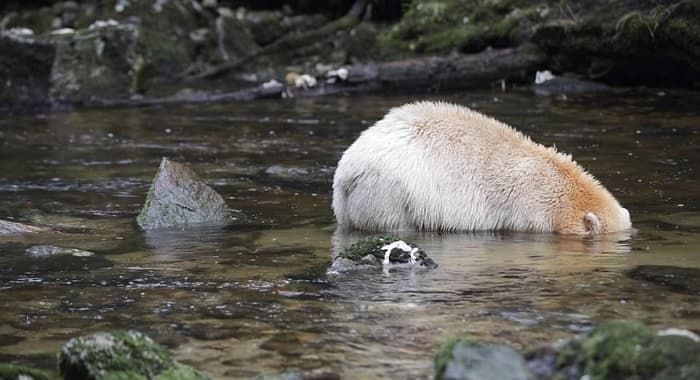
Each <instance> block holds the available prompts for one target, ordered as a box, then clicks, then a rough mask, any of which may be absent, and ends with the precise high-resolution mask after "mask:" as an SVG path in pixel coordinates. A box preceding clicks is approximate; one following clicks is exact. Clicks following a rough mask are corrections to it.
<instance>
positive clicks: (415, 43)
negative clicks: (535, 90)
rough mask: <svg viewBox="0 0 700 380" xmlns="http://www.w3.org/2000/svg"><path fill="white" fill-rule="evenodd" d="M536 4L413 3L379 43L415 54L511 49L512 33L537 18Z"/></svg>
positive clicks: (446, 0) (486, 1) (482, 0)
mask: <svg viewBox="0 0 700 380" xmlns="http://www.w3.org/2000/svg"><path fill="white" fill-rule="evenodd" d="M538 3H539V2H536V1H532V0H530V1H524V0H523V1H515V0H503V1H489V0H471V1H459V0H434V1H429V2H424V1H417V0H414V1H412V2H411V3H410V4H409V6H408V10H407V12H406V14H405V15H404V16H403V18H402V19H401V21H400V22H399V23H397V24H396V25H394V26H393V27H392V28H390V29H389V30H388V31H387V32H386V33H384V34H382V35H381V36H380V44H381V46H382V47H384V48H386V49H395V50H398V51H404V52H417V53H441V52H447V51H450V50H453V49H457V50H459V51H461V52H478V51H481V50H483V49H484V48H486V47H488V46H493V47H500V46H510V45H512V44H513V38H512V36H513V34H514V32H515V30H516V29H518V28H519V27H520V26H521V24H523V25H524V24H525V23H524V21H527V20H529V19H530V18H533V17H534V18H538V17H539V13H538V12H537V9H538V8H537V6H538ZM533 4H535V5H533ZM521 34H522V33H521Z"/></svg>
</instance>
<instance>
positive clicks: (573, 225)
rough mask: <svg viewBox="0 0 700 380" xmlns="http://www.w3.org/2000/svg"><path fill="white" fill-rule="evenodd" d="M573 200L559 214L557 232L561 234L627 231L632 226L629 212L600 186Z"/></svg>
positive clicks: (595, 233)
mask: <svg viewBox="0 0 700 380" xmlns="http://www.w3.org/2000/svg"><path fill="white" fill-rule="evenodd" d="M596 187H597V186H596ZM587 195H588V196H586V197H584V198H585V199H584V200H583V201H581V199H578V202H576V201H574V202H572V204H570V207H569V208H565V209H562V212H561V213H560V215H559V218H558V223H557V228H556V229H555V230H556V231H557V232H559V233H562V234H576V235H597V234H605V233H611V232H621V231H627V230H630V229H631V228H632V221H631V219H630V213H629V211H627V209H626V208H624V207H622V206H620V204H619V203H618V202H617V200H616V199H615V198H614V197H613V196H612V195H611V194H610V193H609V192H608V191H607V190H605V189H604V188H602V186H601V187H600V188H596V189H594V192H593V193H592V194H587Z"/></svg>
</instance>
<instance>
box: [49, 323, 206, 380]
mask: <svg viewBox="0 0 700 380" xmlns="http://www.w3.org/2000/svg"><path fill="white" fill-rule="evenodd" d="M59 370H60V373H61V376H62V377H63V378H64V379H66V380H69V379H70V380H122V379H124V380H126V379H133V380H140V379H143V380H147V379H158V380H204V379H208V377H207V376H205V375H203V374H201V373H200V372H198V371H196V370H194V369H192V368H190V367H187V366H184V365H182V364H178V363H176V362H175V361H174V360H173V359H172V357H171V355H170V353H169V352H168V350H167V349H165V348H164V347H162V346H160V345H159V344H157V343H155V342H154V341H153V340H151V339H150V338H149V337H147V336H146V335H144V334H142V333H140V332H137V331H128V332H113V333H95V334H92V335H87V336H82V337H78V338H73V339H71V340H69V341H68V342H67V343H66V344H65V345H63V347H62V348H61V352H60V353H59Z"/></svg>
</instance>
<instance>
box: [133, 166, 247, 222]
mask: <svg viewBox="0 0 700 380" xmlns="http://www.w3.org/2000/svg"><path fill="white" fill-rule="evenodd" d="M136 220H137V223H138V225H139V227H141V228H142V229H144V230H156V229H163V228H172V227H176V226H187V225H225V224H228V223H230V222H231V221H233V217H232V215H231V212H230V211H229V209H228V207H227V206H226V202H225V201H224V199H223V198H222V197H221V195H219V194H218V193H217V192H216V191H215V190H214V189H212V188H211V187H209V186H208V185H207V184H205V183H204V182H203V181H202V180H200V179H199V177H198V176H197V175H196V174H195V173H194V172H193V171H192V170H191V169H190V168H188V167H187V166H185V165H183V164H179V163H177V162H174V161H170V160H168V159H167V158H163V160H162V161H161V164H160V167H159V168H158V172H157V173H156V176H155V178H154V179H153V183H152V184H151V188H150V189H149V191H148V196H147V198H146V203H145V204H144V206H143V209H142V210H141V214H139V216H138V217H137V219H136Z"/></svg>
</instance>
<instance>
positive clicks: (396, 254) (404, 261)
mask: <svg viewBox="0 0 700 380" xmlns="http://www.w3.org/2000/svg"><path fill="white" fill-rule="evenodd" d="M390 266H408V267H422V268H428V269H433V268H437V263H436V262H435V261H434V260H433V259H431V258H430V257H428V255H427V254H426V253H425V251H423V250H422V249H421V248H419V247H418V246H416V245H415V244H412V243H407V242H405V241H403V240H400V239H396V238H392V237H388V236H370V237H368V238H365V239H362V240H360V241H358V242H357V243H355V244H353V245H352V246H350V248H348V249H346V250H344V251H342V252H340V254H338V256H337V257H335V258H334V259H333V262H332V263H331V266H330V268H328V272H329V273H344V272H351V271H357V270H374V269H382V268H387V267H390Z"/></svg>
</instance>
